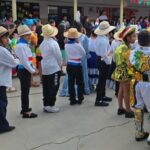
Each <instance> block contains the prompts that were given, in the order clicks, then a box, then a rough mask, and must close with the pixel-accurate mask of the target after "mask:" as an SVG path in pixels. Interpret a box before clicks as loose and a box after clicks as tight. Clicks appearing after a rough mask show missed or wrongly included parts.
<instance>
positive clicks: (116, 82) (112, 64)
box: [109, 61, 119, 96]
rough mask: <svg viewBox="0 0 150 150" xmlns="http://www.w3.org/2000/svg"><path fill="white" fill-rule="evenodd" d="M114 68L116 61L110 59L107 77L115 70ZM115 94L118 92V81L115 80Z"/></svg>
mask: <svg viewBox="0 0 150 150" xmlns="http://www.w3.org/2000/svg"><path fill="white" fill-rule="evenodd" d="M115 69H116V63H115V62H114V61H112V63H111V66H110V69H109V78H110V79H111V76H112V73H113V72H114V71H115ZM115 84H116V86H115V95H116V96H118V93H119V82H118V81H115Z"/></svg>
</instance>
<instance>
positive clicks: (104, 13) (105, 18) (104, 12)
mask: <svg viewBox="0 0 150 150" xmlns="http://www.w3.org/2000/svg"><path fill="white" fill-rule="evenodd" d="M99 20H100V22H102V21H108V17H107V14H106V11H105V10H102V12H101V14H100V17H99Z"/></svg>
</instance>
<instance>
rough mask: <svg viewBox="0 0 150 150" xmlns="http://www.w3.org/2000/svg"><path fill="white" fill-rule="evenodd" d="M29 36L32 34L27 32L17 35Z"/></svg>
mask: <svg viewBox="0 0 150 150" xmlns="http://www.w3.org/2000/svg"><path fill="white" fill-rule="evenodd" d="M30 34H32V31H28V32H25V33H21V34H19V36H24V35H30Z"/></svg>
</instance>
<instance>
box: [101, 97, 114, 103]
mask: <svg viewBox="0 0 150 150" xmlns="http://www.w3.org/2000/svg"><path fill="white" fill-rule="evenodd" d="M103 100H104V101H105V102H112V98H110V97H107V96H105V97H104V98H103Z"/></svg>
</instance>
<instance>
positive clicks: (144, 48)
mask: <svg viewBox="0 0 150 150" xmlns="http://www.w3.org/2000/svg"><path fill="white" fill-rule="evenodd" d="M140 48H141V50H143V51H145V50H146V51H150V47H148V46H141V47H140Z"/></svg>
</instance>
